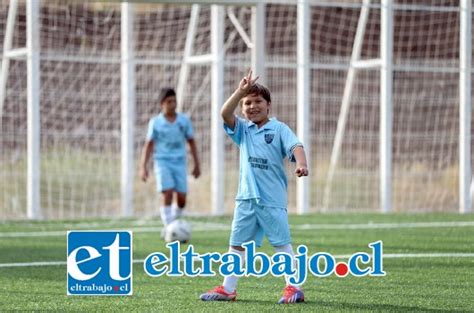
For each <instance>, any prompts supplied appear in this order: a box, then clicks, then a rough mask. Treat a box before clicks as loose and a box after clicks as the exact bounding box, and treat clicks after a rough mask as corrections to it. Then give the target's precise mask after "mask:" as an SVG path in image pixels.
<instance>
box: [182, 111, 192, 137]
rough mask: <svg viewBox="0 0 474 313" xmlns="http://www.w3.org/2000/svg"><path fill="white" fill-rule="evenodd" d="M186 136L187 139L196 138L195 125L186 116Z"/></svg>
mask: <svg viewBox="0 0 474 313" xmlns="http://www.w3.org/2000/svg"><path fill="white" fill-rule="evenodd" d="M184 135H185V136H186V139H193V138H194V130H193V124H192V123H191V120H190V119H189V117H187V116H186V131H185V134H184Z"/></svg>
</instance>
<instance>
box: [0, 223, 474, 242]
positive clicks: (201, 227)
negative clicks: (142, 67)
mask: <svg viewBox="0 0 474 313" xmlns="http://www.w3.org/2000/svg"><path fill="white" fill-rule="evenodd" d="M191 224H192V226H193V228H192V229H193V231H197V232H209V231H222V230H227V231H230V225H229V224H221V223H207V222H204V223H203V222H192V223H191ZM86 226H87V225H85V224H82V225H81V228H80V229H78V228H77V225H76V226H74V225H71V228H70V229H69V230H93V229H92V228H96V230H119V229H123V230H131V231H133V232H135V233H150V232H160V231H161V230H162V228H163V227H162V226H153V227H126V226H124V225H121V226H119V225H117V226H116V227H115V228H111V227H110V226H113V225H110V224H105V225H101V224H96V223H94V224H91V228H88V227H86ZM100 226H103V227H100ZM104 226H106V227H104ZM443 227H474V221H467V222H462V221H459V222H416V223H367V224H302V225H292V226H290V228H291V229H294V230H332V229H333V230H338V229H345V230H352V229H396V228H443ZM66 232H67V230H52V231H51V230H50V231H34V232H0V238H22V237H61V236H66Z"/></svg>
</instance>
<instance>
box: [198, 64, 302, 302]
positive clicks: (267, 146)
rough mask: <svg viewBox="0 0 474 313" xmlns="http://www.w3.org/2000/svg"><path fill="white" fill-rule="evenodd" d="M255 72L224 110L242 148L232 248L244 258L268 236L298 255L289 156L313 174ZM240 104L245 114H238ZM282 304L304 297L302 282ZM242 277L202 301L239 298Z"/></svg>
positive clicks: (227, 280) (277, 246)
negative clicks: (273, 115) (273, 110)
mask: <svg viewBox="0 0 474 313" xmlns="http://www.w3.org/2000/svg"><path fill="white" fill-rule="evenodd" d="M257 79H258V77H257V78H255V79H253V78H252V71H251V70H250V71H249V73H248V75H247V76H246V77H244V78H243V79H242V80H241V81H240V83H239V88H237V90H236V91H235V92H234V93H233V94H232V95H231V96H230V97H229V99H227V101H226V102H225V103H224V105H223V107H222V109H221V115H222V118H223V120H224V129H225V131H226V133H227V134H228V135H229V136H230V137H231V138H232V140H233V141H234V143H235V144H237V145H238V146H239V149H240V178H239V189H238V192H237V196H236V207H235V210H234V218H233V222H232V231H231V235H230V240H229V245H230V248H229V251H231V252H234V253H237V254H239V255H240V256H241V257H242V259H243V258H244V255H245V254H244V249H243V248H242V244H244V243H245V242H249V241H255V242H256V244H257V246H260V245H261V242H262V239H263V236H264V235H266V236H267V238H268V240H269V242H270V244H271V245H272V246H273V247H274V248H275V251H276V252H286V253H289V254H290V255H292V256H294V252H293V248H292V245H291V237H290V230H289V225H288V214H287V203H288V199H287V196H288V195H287V184H288V183H287V178H286V174H285V167H284V163H283V161H284V159H285V158H286V157H288V159H289V160H290V161H292V162H295V161H296V169H295V174H296V176H298V177H301V176H307V175H308V166H307V162H306V156H305V152H304V149H303V145H302V144H301V142H300V141H299V140H298V138H297V137H296V136H295V134H294V133H293V132H292V131H291V129H290V128H289V127H288V126H287V125H286V124H284V123H282V122H280V121H278V120H276V119H273V118H272V119H270V118H269V113H270V106H271V96H270V91H269V90H268V89H267V88H266V87H265V86H263V85H260V84H257V83H256V80H257ZM239 103H241V108H242V113H243V115H244V117H245V119H242V118H239V117H237V116H235V115H234V111H235V109H236V108H237V106H238V104H239ZM285 280H286V283H287V286H286V287H285V289H284V294H283V296H282V297H281V298H280V300H279V301H278V303H296V302H303V301H304V293H303V291H302V290H301V289H300V287H299V286H294V285H291V284H290V283H289V277H285ZM237 281H238V277H237V276H227V277H225V278H224V282H223V285H222V286H218V287H216V288H214V289H212V290H209V291H208V292H206V293H204V294H202V295H201V297H200V298H201V300H203V301H232V300H235V299H236V296H237V293H236V287H237Z"/></svg>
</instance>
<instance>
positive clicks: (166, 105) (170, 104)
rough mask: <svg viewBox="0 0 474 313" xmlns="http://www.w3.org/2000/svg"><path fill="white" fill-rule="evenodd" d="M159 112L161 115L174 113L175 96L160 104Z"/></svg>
mask: <svg viewBox="0 0 474 313" xmlns="http://www.w3.org/2000/svg"><path fill="white" fill-rule="evenodd" d="M161 110H162V111H163V113H165V114H166V113H174V112H176V96H169V97H166V98H165V99H164V100H163V101H162V102H161Z"/></svg>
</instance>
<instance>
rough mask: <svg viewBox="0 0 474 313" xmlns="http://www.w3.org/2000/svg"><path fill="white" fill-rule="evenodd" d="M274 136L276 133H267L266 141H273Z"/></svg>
mask: <svg viewBox="0 0 474 313" xmlns="http://www.w3.org/2000/svg"><path fill="white" fill-rule="evenodd" d="M273 137H275V134H265V142H266V143H272V141H273Z"/></svg>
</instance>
